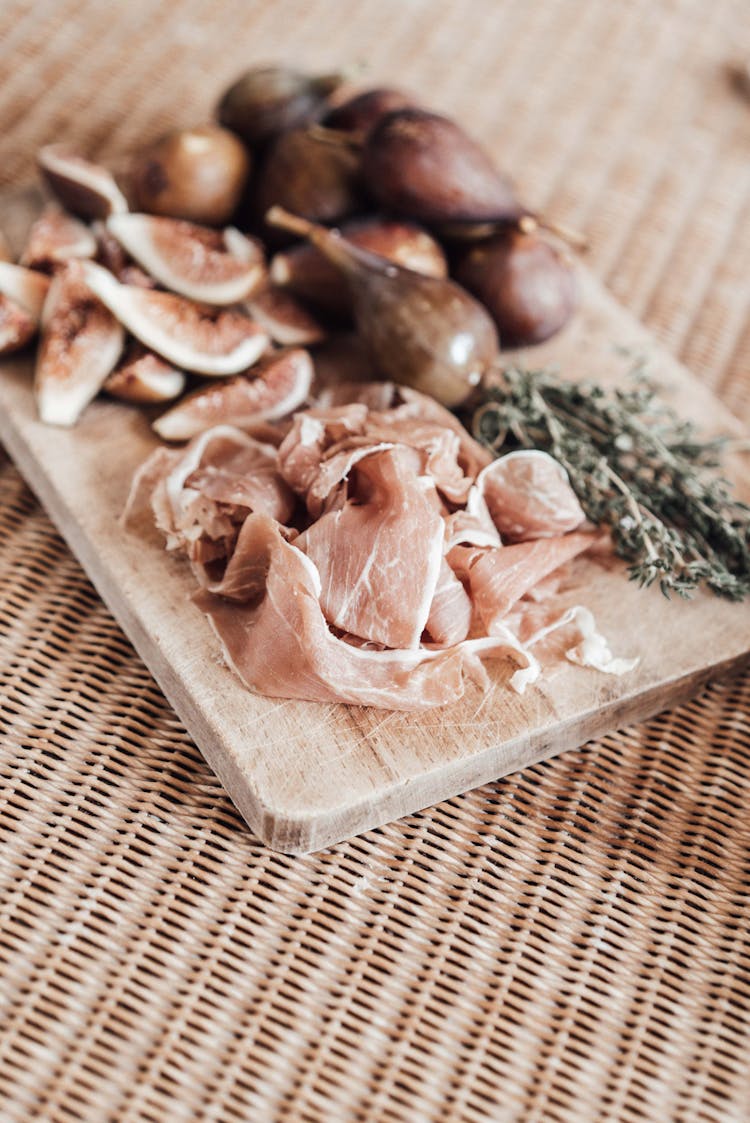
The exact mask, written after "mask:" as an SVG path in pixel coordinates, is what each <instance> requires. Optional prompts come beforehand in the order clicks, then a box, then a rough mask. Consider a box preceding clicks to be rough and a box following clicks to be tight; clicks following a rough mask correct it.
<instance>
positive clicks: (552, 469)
mask: <svg viewBox="0 0 750 1123" xmlns="http://www.w3.org/2000/svg"><path fill="white" fill-rule="evenodd" d="M477 489H478V490H479V491H480V492H481V494H482V495H483V497H484V500H485V502H486V504H487V507H488V509H489V512H490V515H491V516H492V521H493V522H494V524H495V526H496V527H497V529H498V530H499V532H500V534H501V536H502V538H503V540H504V541H508V542H526V541H528V540H529V539H530V538H552V537H554V536H555V535H557V534H567V533H568V531H569V530H575V529H576V527H579V526H580V525H581V523H582V522H583V521H584V519H585V517H586V516H585V515H584V513H583V510H582V508H581V504H580V503H579V502H578V496H577V495H576V493H575V492H574V491H573V488H572V487H571V486H570V481H569V479H568V473H567V472H566V471H565V469H564V468H563V466H562V464H560V463H559V462H558V461H557V460H555V459H554V458H553V457H552V456H550V455H549V454H548V453H546V452H542V451H541V450H540V449H521V450H519V451H518V452H509V453H508V454H507V456H501V457H500V458H499V459H498V460H495V461H494V462H493V463H492V464H489V465H488V466H487V467H486V468H484V469H483V470H482V471H481V472H480V473H479V475H478V476H477Z"/></svg>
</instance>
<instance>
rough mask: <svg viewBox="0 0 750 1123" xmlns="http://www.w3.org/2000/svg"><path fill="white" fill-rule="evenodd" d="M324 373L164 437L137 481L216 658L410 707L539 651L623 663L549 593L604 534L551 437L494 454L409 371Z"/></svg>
mask: <svg viewBox="0 0 750 1123" xmlns="http://www.w3.org/2000/svg"><path fill="white" fill-rule="evenodd" d="M347 393H348V394H350V395H354V400H351V398H350V399H348V400H347V397H346V395H345V394H344V393H343V392H341V391H333V390H331V391H327V392H326V395H325V397H323V396H321V398H320V399H319V401H318V405H317V406H315V407H314V408H311V409H304V410H302V411H300V412H299V413H296V414H294V416H293V417H291V418H289V417H287V418H281V419H279V420H278V421H277V422H274V423H273V424H271V423H268V424H267V425H266V426H265V428H264V430H263V433H262V434H260V433H259V432H258V431H256V432H255V433H254V434H253V435H249V434H248V432H245V431H240V430H239V429H237V428H235V427H232V426H228V425H221V426H218V427H216V428H213V429H210V430H208V431H207V432H205V433H203V434H202V435H201V436H199V437H196V438H194V439H193V441H191V443H190V444H189V445H188V446H187V447H186V448H185V449H183V450H180V451H177V450H173V449H170V450H166V449H160V450H157V452H156V453H155V454H154V455H153V457H152V458H151V459H150V460H149V461H148V462H147V464H146V465H145V466H144V467H143V469H142V470H141V472H140V473H139V475H138V477H137V479H136V481H134V485H133V500H132V505H133V507H137V506H139V505H140V506H142V500H143V496H144V495H145V494H147V493H148V496H149V504H150V508H151V510H152V512H153V516H154V520H155V522H156V525H157V527H158V528H160V529H161V531H162V532H163V533H164V535H165V537H166V539H167V547H168V548H169V549H171V550H176V551H179V552H181V553H183V554H185V555H186V557H187V558H188V560H189V561H190V563H191V564H192V566H193V569H194V571H195V573H196V576H197V578H198V582H199V584H200V585H201V587H202V588H201V590H200V592H199V593H198V594H197V595H196V602H197V604H198V605H199V606H200V608H201V609H202V610H203V611H204V612H205V613H206V614H207V615H208V617H209V618H210V621H211V624H212V626H213V628H214V630H215V632H216V634H217V636H218V637H219V639H220V640H221V643H222V646H223V649H224V653H225V656H226V659H227V661H228V663H229V664H230V666H232V667H233V668H234V669H235V671H236V672H237V674H238V675H239V676H240V678H241V679H242V681H243V682H244V683H245V685H246V686H248V687H249V688H250V689H252V690H255V691H258V692H259V693H261V694H266V695H269V696H273V697H279V698H300V699H307V700H311V701H320V702H344V703H348V704H350V705H363V706H377V707H382V708H386V709H397V710H423V709H426V708H428V707H431V706H439V705H445V704H447V703H449V702H455V701H457V700H458V699H459V698H461V697H462V695H463V694H464V692H465V690H466V686H467V683H468V682H474V683H476V684H478V685H479V686H481V687H482V688H483V689H484V688H486V687H487V685H488V683H489V679H488V677H487V673H486V671H485V669H484V667H483V660H488V659H495V660H504V661H505V662H506V663H509V664H511V666H510V668H507V667H506V668H505V669H504V672H503V674H502V679H503V682H505V683H506V684H508V685H509V686H510V687H511V688H512V689H514V690H517V691H519V692H520V691H523V690H524V689H525V688H526V687H527V686H528V685H529V684H531V683H533V682H535V681H536V679H537V678H538V676H539V675H540V673H542V669H543V666H544V665H545V659H549V660H551V661H552V660H554V659H555V658H558V659H565V658H567V659H568V660H569V661H570V662H575V663H579V664H582V665H586V666H590V667H594V668H596V669H597V670H598V671H599V672H605V673H608V674H621V673H625V672H627V671H629V670H630V669H632V667H633V666H634V663H633V661H632V660H623V659H621V658H617V657H615V656H614V655H613V654H612V653H611V652H610V651H609V648H608V647H607V644H606V641H605V640H604V638H603V637H602V636H600V635H599V633H598V632H597V631H596V628H595V624H594V622H593V620H592V618H591V614H590V613H588V612H587V610H586V609H585V608H584V607H582V606H578V605H576V606H572V607H571V606H570V601H569V596H568V594H569V592H570V589H571V585H570V582H568V587H567V589H566V590H565V597H566V600H565V602H564V607H563V608H561V607H560V606H561V599H560V595H559V591H560V586H561V583H562V582H564V581H566V579H567V574H568V570H569V565H568V563H569V562H571V561H572V559H574V558H576V557H577V556H578V555H580V554H582V553H583V552H584V551H586V550H588V549H589V548H590V547H591V546H593V545H597V546H599V545H600V544H601V542H602V539H601V536H600V535H599V534H597V533H594V532H593V531H591V532H590V531H588V530H585V529H581V528H582V527H583V526H585V518H584V513H583V511H582V510H581V507H580V505H579V503H578V500H577V498H576V496H575V494H574V492H573V490H572V488H571V486H570V483H569V481H568V478H567V476H566V474H565V472H564V471H563V469H562V468H561V467H560V465H559V464H557V462H556V461H554V460H553V459H552V458H551V457H549V456H548V455H547V454H546V453H542V452H536V451H526V450H524V451H519V452H514V453H511V454H509V455H508V456H505V457H503V458H501V459H499V460H496V461H490V459H489V454H488V453H487V452H486V451H485V450H484V449H482V448H481V447H480V446H479V445H478V444H477V443H476V442H475V441H474V440H473V439H472V438H471V437H470V436H469V434H468V433H466V432H465V431H464V430H463V429H462V427H461V426H460V424H459V422H458V421H457V420H456V418H454V417H453V416H452V415H451V414H449V413H448V412H447V411H446V410H444V409H443V407H442V406H439V405H438V404H437V403H436V402H433V401H431V399H429V398H426V397H425V396H424V395H422V394H418V393H417V392H415V391H412V390H409V389H407V388H405V387H395V386H393V385H391V384H387V383H383V384H372V383H370V384H364V385H361V386H359V387H352V388H350V389H349V390H348V391H347Z"/></svg>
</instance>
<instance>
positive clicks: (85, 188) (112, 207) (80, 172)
mask: <svg viewBox="0 0 750 1123" xmlns="http://www.w3.org/2000/svg"><path fill="white" fill-rule="evenodd" d="M37 160H38V163H39V169H40V171H41V173H42V175H43V176H44V178H45V180H46V181H47V183H48V185H49V187H50V189H51V190H52V192H53V194H54V195H55V197H56V198H57V199H59V201H60V202H61V203H62V205H63V206H64V207H65V209H66V210H67V211H72V213H73V214H75V215H77V216H78V217H79V218H85V219H87V220H88V219H92V218H106V216H107V215H110V214H123V213H125V212H126V211H127V210H128V201H127V199H126V198H125V196H124V195H123V193H122V191H121V190H120V188H119V187H118V186H117V184H116V183H115V178H114V176H113V175H112V173H111V172H109V171H107V169H106V168H102V167H100V165H99V164H92V163H91V161H90V160H84V158H83V157H82V156H77V155H76V154H75V153H73V152H70V151H69V149H67V148H66V147H65V145H64V144H48V145H46V146H45V147H44V148H41V149H40V150H39V154H38V156H37Z"/></svg>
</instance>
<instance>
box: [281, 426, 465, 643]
mask: <svg viewBox="0 0 750 1123" xmlns="http://www.w3.org/2000/svg"><path fill="white" fill-rule="evenodd" d="M418 466H419V460H418V458H417V457H416V456H415V454H414V450H413V449H410V448H404V447H398V446H397V447H395V448H386V449H382V450H378V451H374V452H371V453H370V454H369V455H368V456H365V457H363V458H362V459H360V460H358V461H357V463H356V465H355V466H354V467H353V468H352V469H351V473H350V477H349V484H348V488H347V491H348V498H347V500H346V502H345V503H344V505H343V506H342V507H341V508H340V509H338V510H333V511H329V512H328V513H327V514H324V515H322V516H321V518H319V519H318V520H317V522H314V523H313V524H312V526H311V527H309V529H308V530H306V531H305V532H304V534H302V535H301V537H300V539H299V541H298V544H299V546H300V548H301V549H303V550H304V551H305V553H306V554H307V556H308V557H309V558H310V559H311V560H312V561H313V562H314V563H315V566H316V567H317V569H318V572H319V573H320V579H321V583H322V591H321V598H320V601H321V605H322V607H323V611H324V613H325V615H326V619H327V620H329V621H330V623H331V624H333V625H334V626H335V627H336V628H339V629H341V631H342V632H351V633H352V634H353V635H355V636H359V637H360V638H362V639H366V640H371V641H372V642H374V643H378V644H382V645H383V646H384V647H395V648H409V647H417V646H418V644H419V640H420V637H421V635H422V632H423V631H424V627H425V624H426V623H427V617H428V615H429V611H430V604H431V603H432V598H433V594H434V592H435V587H436V585H437V581H438V574H439V572H440V563H441V561H442V556H443V519H442V516H441V514H440V509H439V506H438V504H437V503H436V502H435V498H434V491H435V488H434V484H432V483H431V481H430V480H427V479H425V478H424V477H421V476H420V475H419V474H418Z"/></svg>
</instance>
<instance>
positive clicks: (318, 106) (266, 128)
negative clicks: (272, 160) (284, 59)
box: [216, 66, 344, 145]
mask: <svg viewBox="0 0 750 1123" xmlns="http://www.w3.org/2000/svg"><path fill="white" fill-rule="evenodd" d="M343 82H344V76H343V75H341V74H322V75H320V76H319V77H311V76H310V75H308V74H302V73H301V72H300V71H298V70H292V69H290V68H289V67H285V66H258V67H253V69H252V70H248V71H247V72H246V73H245V74H243V75H242V76H241V77H240V78H238V79H237V81H236V82H233V83H232V85H231V86H230V87H229V89H228V90H226V91H225V93H224V94H223V95H222V98H221V101H220V102H219V104H218V106H217V109H216V115H217V117H218V119H219V122H220V123H221V124H222V125H224V126H225V127H226V128H228V129H231V130H232V132H235V133H237V134H238V136H240V137H242V139H243V140H244V141H246V143H247V144H250V145H258V144H263V143H265V142H266V141H267V140H270V138H271V137H273V136H275V135H276V134H277V133H281V132H284V131H285V130H286V129H293V128H297V127H298V126H300V125H306V124H308V123H309V122H311V121H315V120H317V119H318V118H319V117H320V116H321V115H322V114H323V113H324V112H325V109H326V105H327V102H328V98H329V97H330V96H331V94H332V93H333V92H334V90H337V89H338V88H339V86H341V85H342V83H343Z"/></svg>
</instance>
